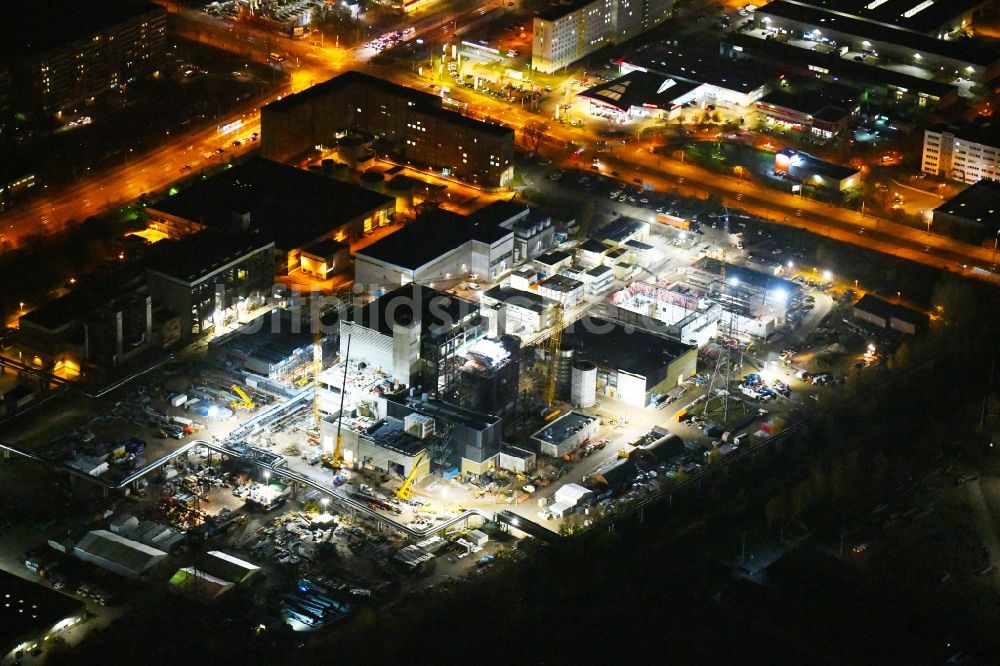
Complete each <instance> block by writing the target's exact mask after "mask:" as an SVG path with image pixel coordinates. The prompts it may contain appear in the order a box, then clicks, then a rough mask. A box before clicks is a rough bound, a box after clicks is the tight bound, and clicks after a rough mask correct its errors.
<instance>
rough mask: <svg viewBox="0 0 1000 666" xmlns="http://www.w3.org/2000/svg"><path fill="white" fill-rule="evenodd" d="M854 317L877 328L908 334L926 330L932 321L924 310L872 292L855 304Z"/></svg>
mask: <svg viewBox="0 0 1000 666" xmlns="http://www.w3.org/2000/svg"><path fill="white" fill-rule="evenodd" d="M854 318H855V319H861V320H862V321H866V322H868V323H869V324H872V325H873V326H875V327H876V328H891V329H892V330H894V331H899V332H900V333H906V334H908V335H915V334H916V333H917V332H918V331H923V330H926V328H927V325H928V324H929V323H930V319H929V317H928V316H927V315H926V314H924V313H923V312H920V311H918V310H914V309H913V308H908V307H906V306H905V305H901V304H899V303H890V302H889V301H886V300H883V299H881V298H879V297H878V296H874V295H872V294H865V295H864V296H862V297H861V300H859V301H858V302H857V303H855V304H854Z"/></svg>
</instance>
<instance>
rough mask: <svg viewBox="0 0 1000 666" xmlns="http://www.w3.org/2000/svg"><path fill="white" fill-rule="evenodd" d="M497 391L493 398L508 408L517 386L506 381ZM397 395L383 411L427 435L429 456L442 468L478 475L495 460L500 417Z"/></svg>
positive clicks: (429, 399)
mask: <svg viewBox="0 0 1000 666" xmlns="http://www.w3.org/2000/svg"><path fill="white" fill-rule="evenodd" d="M498 388H499V389H500V391H501V394H500V396H498V397H497V398H496V400H497V401H498V402H501V403H506V404H507V405H508V408H507V409H510V408H511V407H510V405H511V403H512V402H513V401H514V400H516V397H517V387H516V384H514V385H513V386H512V385H511V384H509V383H507V384H504V385H501V386H499V387H498ZM412 393H413V395H409V394H397V395H395V396H391V397H389V398H388V399H387V400H386V403H385V404H386V412H387V414H389V415H390V417H395V418H397V419H401V420H403V421H404V422H406V421H407V419H409V423H410V424H411V425H410V426H409V431H410V432H413V433H416V434H418V435H422V436H424V437H425V438H429V437H430V432H429V430H432V431H433V435H434V436H433V437H432V438H430V439H431V443H432V444H431V449H432V455H431V457H432V459H433V461H434V463H435V464H436V465H438V466H440V467H442V468H445V469H452V468H453V467H456V466H457V467H458V468H459V469H460V471H461V472H462V473H463V474H482V473H484V472H485V471H486V470H487V469H489V468H491V467H494V466H496V465H497V464H498V462H499V456H500V451H501V450H502V449H503V448H504V445H503V434H504V423H505V421H504V419H502V418H501V417H500V416H497V415H494V414H490V413H486V412H483V411H479V410H476V409H468V408H466V407H463V406H461V405H457V404H454V403H451V402H447V401H445V400H439V399H436V398H432V397H430V396H427V397H426V398H425V397H424V396H423V395H419V396H418V395H416V392H415V391H414V392H412Z"/></svg>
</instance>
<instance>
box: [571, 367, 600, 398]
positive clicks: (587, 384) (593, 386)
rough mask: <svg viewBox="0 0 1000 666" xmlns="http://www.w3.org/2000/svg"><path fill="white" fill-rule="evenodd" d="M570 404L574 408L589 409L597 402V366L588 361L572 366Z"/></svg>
mask: <svg viewBox="0 0 1000 666" xmlns="http://www.w3.org/2000/svg"><path fill="white" fill-rule="evenodd" d="M570 402H572V403H573V405H574V406H576V407H591V406H593V404H594V403H595V402H597V366H596V365H594V364H593V363H591V362H590V361H583V360H581V361H577V362H576V363H574V364H573V379H572V383H571V385H570Z"/></svg>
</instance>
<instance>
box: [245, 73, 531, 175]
mask: <svg viewBox="0 0 1000 666" xmlns="http://www.w3.org/2000/svg"><path fill="white" fill-rule="evenodd" d="M348 132H355V133H358V132H361V133H369V134H372V135H373V136H374V137H375V139H376V146H377V147H378V149H379V152H380V153H382V154H388V155H389V156H391V157H392V158H393V159H395V160H397V161H399V162H401V163H409V164H413V165H415V166H419V167H426V168H429V169H432V170H434V171H436V172H438V173H441V174H442V175H445V176H450V177H454V178H458V179H460V180H464V181H467V182H470V183H473V184H477V185H480V186H482V187H485V188H489V189H496V188H501V187H505V186H506V185H507V184H508V183H509V182H510V180H511V177H512V176H513V170H514V130H512V129H510V128H508V127H504V126H501V125H496V124H493V123H488V122H482V121H479V120H474V119H472V118H469V117H467V116H463V115H462V114H460V113H457V112H455V111H450V110H448V109H445V108H444V107H442V100H441V98H440V97H438V96H436V95H431V94H428V93H425V92H421V91H418V90H413V89H410V88H406V87H404V86H400V85H396V84H395V83H391V82H389V81H384V80H382V79H378V78H375V77H373V76H369V75H367V74H362V73H360V72H353V71H352V72H346V73H344V74H341V75H340V76H337V77H335V78H333V79H330V80H329V81H326V82H324V83H320V84H318V85H315V86H313V87H312V88H309V89H307V90H304V91H303V92H300V93H298V94H295V95H289V96H288V97H285V98H284V99H282V100H280V101H278V102H274V103H272V104H268V105H267V106H265V107H264V108H263V109H262V110H261V153H262V155H263V156H264V157H267V158H269V159H272V160H277V161H286V160H290V159H294V158H297V157H301V156H303V155H306V154H308V153H309V152H310V151H312V150H314V149H315V147H316V146H317V145H323V146H332V145H334V144H335V142H336V141H337V139H338V138H339V137H341V136H344V135H346V134H347V133H348Z"/></svg>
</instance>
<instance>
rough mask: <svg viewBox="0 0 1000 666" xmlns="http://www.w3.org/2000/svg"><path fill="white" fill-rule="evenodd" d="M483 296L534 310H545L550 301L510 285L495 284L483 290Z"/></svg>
mask: <svg viewBox="0 0 1000 666" xmlns="http://www.w3.org/2000/svg"><path fill="white" fill-rule="evenodd" d="M483 298H489V299H493V300H494V301H500V302H501V303H505V304H507V305H512V306H514V307H519V308H524V309H525V310H532V311H534V312H545V310H546V309H548V306H549V305H550V303H551V302H550V301H549V300H548V299H547V298H545V297H544V296H541V295H540V294H537V293H535V292H533V291H521V290H520V289H513V288H512V287H502V286H500V285H497V286H496V287H493V288H492V289H490V290H489V291H485V292H483Z"/></svg>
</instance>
